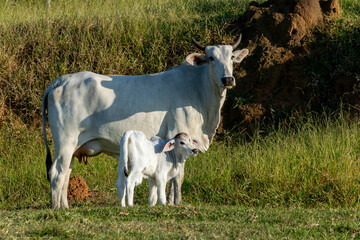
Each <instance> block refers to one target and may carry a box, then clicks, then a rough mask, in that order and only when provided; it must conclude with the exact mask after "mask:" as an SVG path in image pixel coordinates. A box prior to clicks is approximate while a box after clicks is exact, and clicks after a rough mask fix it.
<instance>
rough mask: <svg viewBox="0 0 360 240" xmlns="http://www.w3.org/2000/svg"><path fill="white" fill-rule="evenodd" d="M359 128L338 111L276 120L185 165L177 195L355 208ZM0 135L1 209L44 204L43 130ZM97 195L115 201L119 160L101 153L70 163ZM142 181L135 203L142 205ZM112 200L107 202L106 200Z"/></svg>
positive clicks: (359, 181) (195, 200)
mask: <svg viewBox="0 0 360 240" xmlns="http://www.w3.org/2000/svg"><path fill="white" fill-rule="evenodd" d="M359 128H360V125H359V122H358V121H355V120H353V121H349V120H347V118H346V117H345V116H343V115H340V116H336V117H335V116H332V117H331V118H330V117H327V116H326V115H325V116H316V115H315V116H313V115H309V116H308V117H304V118H303V119H296V120H295V119H293V120H292V121H287V122H282V123H279V125H278V126H274V127H273V128H269V129H267V131H266V133H261V132H258V133H257V134H255V135H254V136H251V141H248V140H245V138H244V137H237V136H226V137H224V139H222V141H219V140H218V141H215V143H214V144H213V145H212V146H211V147H210V149H209V151H207V152H206V153H203V154H200V155H199V156H197V157H194V158H191V159H189V160H188V161H187V162H186V170H185V173H186V177H185V180H184V183H183V188H182V192H183V198H184V202H185V203H189V204H194V205H198V204H211V205H223V204H226V205H235V206H248V207H258V206H260V207H267V206H269V207H278V206H281V207H330V208H332V207H356V206H359V200H360V199H359V196H360V176H359V173H360V161H359V154H360V153H359V151H360V140H359V139H360V129H359ZM0 132H1V137H0V152H1V154H0V172H1V175H0V186H1V187H0V209H1V208H2V209H14V208H27V207H36V208H47V207H48V206H49V201H50V195H49V183H48V181H47V180H46V170H45V148H44V146H43V143H42V136H41V132H40V131H37V130H23V129H21V128H20V129H16V128H15V127H3V128H2V130H1V131H0ZM72 175H73V176H74V175H76V176H81V177H83V178H84V179H85V181H86V182H87V184H88V185H89V188H90V190H91V191H95V192H96V193H98V197H97V199H103V201H104V203H105V204H106V202H109V201H110V202H112V201H115V202H117V195H116V188H115V184H116V179H117V160H116V159H113V158H110V157H107V156H105V155H100V156H98V157H95V158H91V159H90V160H89V164H88V165H84V164H79V163H78V162H77V160H75V164H74V169H73V172H72ZM147 196H148V188H147V184H146V181H144V183H143V184H142V185H141V186H139V187H138V188H136V194H135V204H137V205H147ZM111 199H112V200H111Z"/></svg>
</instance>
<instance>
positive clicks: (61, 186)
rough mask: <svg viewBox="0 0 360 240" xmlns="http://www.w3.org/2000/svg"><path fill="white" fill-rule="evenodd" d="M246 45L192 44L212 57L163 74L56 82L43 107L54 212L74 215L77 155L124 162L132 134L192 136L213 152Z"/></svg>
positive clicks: (195, 57)
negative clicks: (124, 139)
mask: <svg viewBox="0 0 360 240" xmlns="http://www.w3.org/2000/svg"><path fill="white" fill-rule="evenodd" d="M240 39H241V35H240V37H239V39H238V40H237V41H236V42H235V43H234V44H233V45H220V46H207V47H204V46H202V45H200V44H199V43H198V42H196V41H195V40H194V39H193V42H194V44H195V45H196V46H197V47H198V48H200V49H201V50H204V51H205V55H202V54H199V53H192V54H190V55H189V56H187V58H186V61H185V62H183V63H182V64H180V65H179V66H177V67H175V68H172V69H170V70H167V71H164V72H161V73H157V74H151V75H138V76H118V75H99V74H96V73H91V72H80V73H75V74H69V75H64V76H61V77H59V78H57V79H56V80H55V81H54V82H53V83H52V84H51V85H50V86H49V87H48V88H47V90H46V91H45V93H44V97H43V108H42V115H43V132H44V140H45V145H46V150H47V156H46V166H47V171H48V178H49V180H50V186H51V202H52V207H53V208H61V207H65V208H68V201H67V187H68V183H69V176H70V172H71V169H72V166H73V158H74V156H75V157H77V158H79V160H81V159H83V158H84V160H86V158H87V157H89V156H95V155H97V154H100V153H102V152H103V153H106V154H108V155H110V156H113V157H115V158H118V157H119V153H120V152H119V149H120V146H119V143H120V139H121V136H122V135H123V134H124V132H126V131H128V130H131V129H134V130H138V131H142V132H144V133H145V134H146V136H147V137H151V136H160V137H161V138H165V139H168V138H171V137H172V136H174V135H175V134H176V133H178V132H186V133H188V134H189V135H190V136H192V137H194V138H196V139H198V140H199V144H200V148H199V150H200V151H206V150H207V149H208V148H209V146H210V144H211V142H212V139H213V136H214V135H215V132H216V129H217V127H218V125H219V122H220V110H221V107H222V105H223V103H224V101H225V96H226V89H228V88H232V87H234V86H235V78H234V77H233V75H232V73H233V63H239V62H241V61H242V60H243V59H244V57H245V56H246V55H247V54H248V52H249V51H248V50H247V49H242V50H238V51H233V50H234V48H236V47H237V46H238V45H239V43H240ZM46 110H47V112H48V119H49V125H50V129H51V132H52V136H53V141H54V147H55V157H54V161H53V162H52V160H51V155H50V150H49V146H48V144H47V139H46V129H45V112H46ZM182 165H183V164H182ZM181 167H182V168H183V166H181ZM182 175H183V174H179V175H178V177H177V178H176V181H175V183H176V185H177V186H178V187H177V188H176V190H177V191H178V199H175V200H174V202H175V203H180V202H181V195H180V187H181V181H182V180H181V178H182ZM172 183H174V182H173V180H172Z"/></svg>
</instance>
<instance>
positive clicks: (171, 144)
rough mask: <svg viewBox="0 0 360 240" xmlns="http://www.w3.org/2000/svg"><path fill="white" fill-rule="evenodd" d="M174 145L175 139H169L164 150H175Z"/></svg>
mask: <svg viewBox="0 0 360 240" xmlns="http://www.w3.org/2000/svg"><path fill="white" fill-rule="evenodd" d="M174 147H175V140H174V139H171V140H169V141H168V142H167V143H166V144H165V146H164V148H163V150H162V151H163V152H168V151H171V150H173V149H174Z"/></svg>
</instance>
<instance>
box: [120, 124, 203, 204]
mask: <svg viewBox="0 0 360 240" xmlns="http://www.w3.org/2000/svg"><path fill="white" fill-rule="evenodd" d="M197 146H198V142H197V141H196V140H193V139H191V138H190V137H189V136H188V135H187V134H186V133H179V134H177V135H176V136H175V137H174V138H172V139H169V140H163V139H161V138H159V137H152V138H151V139H150V141H149V140H148V139H147V138H146V136H145V134H144V133H143V132H139V131H133V130H131V131H127V132H125V133H124V135H123V137H122V138H121V141H120V158H119V169H118V171H119V172H118V180H117V183H116V188H117V192H118V196H119V198H120V202H121V206H123V207H124V206H125V187H126V192H127V199H128V205H129V206H133V199H134V188H135V186H137V185H139V184H140V183H141V182H142V180H143V178H147V179H148V183H149V204H150V206H154V205H155V204H156V202H157V199H158V198H159V202H160V204H161V205H164V204H166V196H165V187H166V182H167V181H169V180H170V179H171V178H173V177H175V176H177V175H178V174H179V171H180V169H181V168H180V166H179V165H180V164H179V163H184V162H185V160H186V159H187V158H189V157H191V156H194V155H196V154H197V153H198V150H197V149H196V147H197ZM129 168H131V172H130V174H129V175H128V171H129ZM126 177H127V178H126Z"/></svg>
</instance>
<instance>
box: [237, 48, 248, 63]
mask: <svg viewBox="0 0 360 240" xmlns="http://www.w3.org/2000/svg"><path fill="white" fill-rule="evenodd" d="M248 54H249V50H247V49H246V48H244V49H241V50H237V51H235V52H233V61H234V63H240V62H241V61H242V60H243V59H244V58H245V57H246V56H247V55H248Z"/></svg>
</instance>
